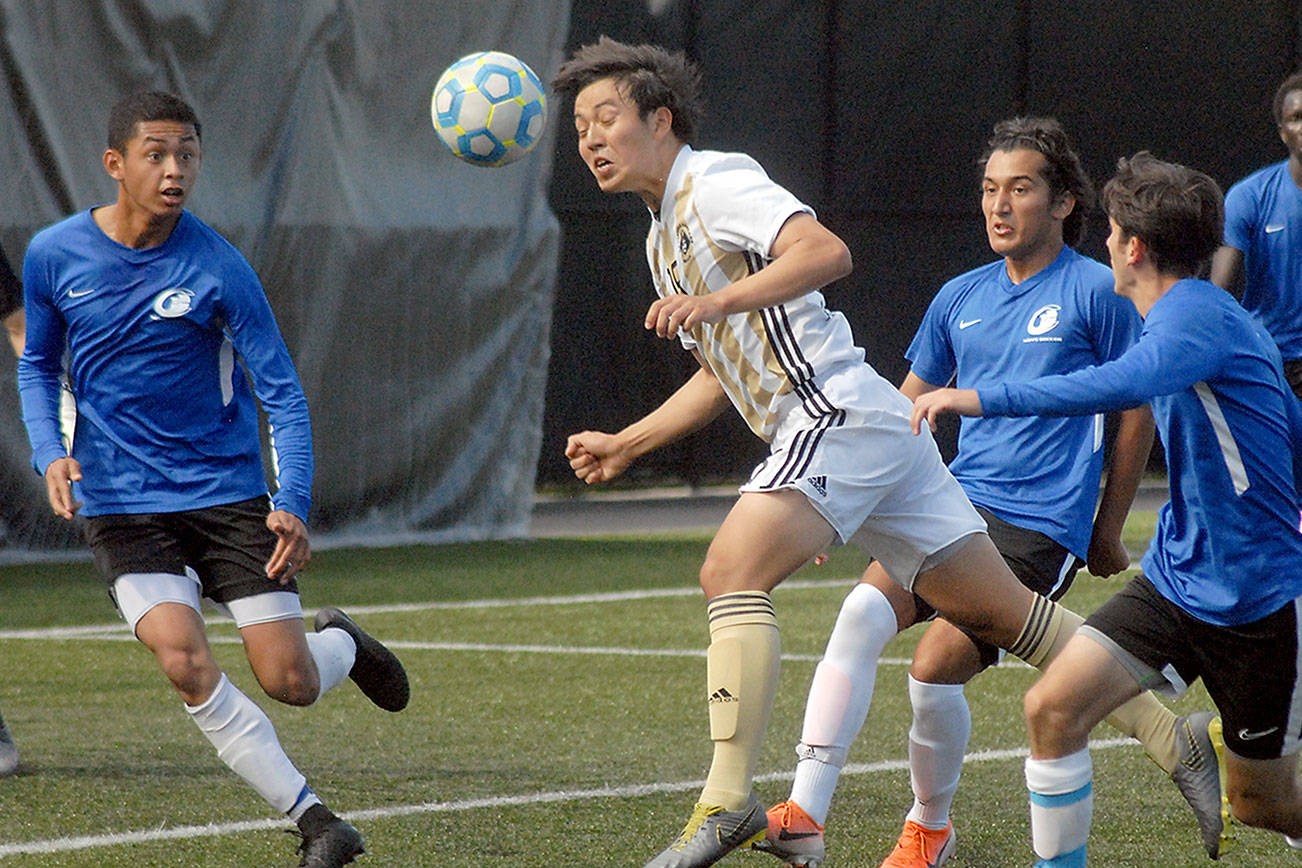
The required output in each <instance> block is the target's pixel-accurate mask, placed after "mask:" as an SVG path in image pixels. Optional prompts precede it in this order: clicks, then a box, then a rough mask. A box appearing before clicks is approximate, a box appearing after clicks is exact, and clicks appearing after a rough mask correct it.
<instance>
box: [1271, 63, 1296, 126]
mask: <svg viewBox="0 0 1302 868" xmlns="http://www.w3.org/2000/svg"><path fill="white" fill-rule="evenodd" d="M1295 90H1302V70H1299V71H1298V72H1295V73H1293V74H1292V75H1290V76H1289V77H1288V78H1286V79H1284V80H1283V81H1282V82H1280V83H1279V87H1277V88H1276V89H1275V99H1274V101H1272V102H1271V104H1270V116H1271V117H1273V118H1274V119H1275V126H1280V125H1281V124H1283V123H1284V99H1285V97H1287V96H1288V95H1289V94H1290V93H1292V92H1293V91H1295Z"/></svg>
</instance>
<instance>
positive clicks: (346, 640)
mask: <svg viewBox="0 0 1302 868" xmlns="http://www.w3.org/2000/svg"><path fill="white" fill-rule="evenodd" d="M307 649H308V651H310V652H311V653H312V659H313V660H315V661H316V671H317V674H318V676H319V677H320V678H321V692H320V693H318V694H317V699H320V698H321V697H322V696H323V695H324V694H325V692H326V691H327V690H329V689H330V688H332V687H336V686H338V685H339V684H340V683H341V682H342V681H343V680H344V679H345V678H347V677H348V673H349V671H351V670H352V668H353V661H354V660H356V659H357V643H356V642H354V641H353V637H352V636H349V635H348V634H347V633H346V632H345V631H343V630H340V629H339V628H338V627H327V628H325V629H324V630H322V631H321V632H320V633H308V634H307Z"/></svg>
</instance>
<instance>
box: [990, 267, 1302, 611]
mask: <svg viewBox="0 0 1302 868" xmlns="http://www.w3.org/2000/svg"><path fill="white" fill-rule="evenodd" d="M979 395H980V398H981V406H982V408H983V410H984V412H986V413H988V414H991V415H1019V416H1020V415H1030V414H1036V413H1052V414H1055V415H1057V414H1078V413H1094V412H1097V411H1099V410H1111V409H1120V408H1124V407H1133V406H1136V405H1139V404H1143V403H1145V402H1147V403H1150V404H1151V405H1152V408H1153V417H1154V419H1155V420H1156V422H1157V431H1158V434H1159V436H1160V437H1161V438H1162V445H1163V447H1164V448H1165V449H1166V462H1167V472H1168V475H1169V479H1170V485H1171V500H1170V501H1169V502H1168V503H1167V504H1166V505H1165V506H1163V507H1162V509H1161V510H1160V511H1159V512H1158V518H1157V532H1156V534H1155V535H1154V537H1153V542H1152V544H1151V545H1150V546H1149V549H1148V552H1147V553H1146V554H1145V555H1144V559H1143V568H1144V574H1145V575H1146V576H1148V578H1149V579H1150V580H1151V581H1152V582H1153V585H1154V586H1155V587H1156V588H1157V589H1158V591H1159V592H1161V594H1162V595H1163V596H1164V597H1166V598H1167V599H1169V600H1171V601H1172V602H1174V603H1175V604H1176V605H1178V606H1180V607H1181V608H1182V609H1184V610H1185V611H1187V612H1189V613H1190V614H1192V615H1194V616H1195V617H1197V618H1200V619H1202V620H1204V621H1207V622H1210V623H1213V624H1220V625H1235V624H1244V623H1248V622H1249V621H1255V620H1257V619H1259V618H1263V617H1265V616H1266V615H1269V614H1271V613H1272V612H1275V611H1277V610H1279V609H1280V608H1281V607H1283V606H1284V605H1285V604H1287V603H1290V602H1291V601H1293V600H1294V599H1296V598H1297V597H1298V596H1299V595H1302V533H1299V531H1298V511H1299V506H1300V505H1302V502H1300V501H1299V497H1298V490H1297V479H1299V478H1302V476H1299V471H1300V470H1302V467H1298V466H1297V462H1298V461H1299V458H1302V405H1300V404H1299V403H1298V400H1297V399H1296V398H1295V397H1294V396H1293V393H1292V391H1290V389H1289V387H1288V384H1287V383H1286V382H1285V380H1284V373H1283V368H1282V365H1281V362H1280V355H1279V350H1278V349H1277V348H1276V347H1275V345H1274V343H1273V342H1272V341H1271V338H1270V335H1268V334H1267V333H1266V332H1265V330H1264V329H1262V328H1261V326H1260V325H1258V324H1257V323H1256V322H1254V321H1253V320H1252V319H1251V318H1250V317H1249V316H1248V314H1247V313H1246V312H1245V311H1244V310H1243V309H1242V308H1241V307H1240V306H1239V305H1238V304H1236V303H1235V301H1234V299H1233V298H1232V297H1231V296H1230V295H1229V293H1227V292H1224V291H1223V290H1221V289H1218V288H1217V287H1216V286H1214V285H1213V284H1211V283H1208V282H1206V281H1203V280H1182V281H1179V282H1178V283H1176V284H1175V285H1174V286H1172V287H1171V288H1170V289H1169V290H1168V291H1167V292H1166V294H1165V295H1163V296H1162V297H1161V298H1160V299H1159V300H1158V301H1157V303H1156V304H1154V305H1153V307H1152V309H1151V310H1149V312H1148V316H1147V317H1146V318H1145V321H1144V329H1143V332H1142V333H1141V334H1140V337H1139V342H1138V343H1137V344H1136V345H1135V346H1134V347H1133V348H1132V349H1131V350H1130V351H1128V352H1127V353H1126V354H1125V355H1123V356H1122V357H1121V358H1120V359H1117V360H1116V361H1113V362H1109V363H1107V364H1105V365H1100V366H1099V367H1097V368H1087V369H1085V370H1083V371H1077V372H1075V373H1073V374H1065V375H1061V376H1055V377H1043V378H1041V379H1038V380H1036V381H1034V382H1031V383H1020V384H1018V383H1009V384H1004V385H1001V386H994V387H991V388H987V389H981V390H979Z"/></svg>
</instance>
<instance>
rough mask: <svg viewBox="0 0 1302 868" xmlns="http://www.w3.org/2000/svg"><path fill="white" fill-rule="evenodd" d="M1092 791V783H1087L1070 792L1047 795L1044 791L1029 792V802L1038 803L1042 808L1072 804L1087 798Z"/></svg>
mask: <svg viewBox="0 0 1302 868" xmlns="http://www.w3.org/2000/svg"><path fill="white" fill-rule="evenodd" d="M1093 791H1094V784H1093V783H1088V784H1086V785H1085V786H1083V787H1081V788H1080V789H1076V790H1072V791H1071V792H1070V793H1059V794H1057V795H1048V794H1046V793H1036V792H1032V793H1031V804H1033V805H1039V806H1040V807H1042V808H1061V807H1063V806H1064V805H1074V804H1076V803H1077V802H1079V801H1081V800H1082V799H1087V798H1089V796H1090V794H1091V793H1092V792H1093Z"/></svg>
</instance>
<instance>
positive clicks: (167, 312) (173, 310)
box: [150, 286, 194, 319]
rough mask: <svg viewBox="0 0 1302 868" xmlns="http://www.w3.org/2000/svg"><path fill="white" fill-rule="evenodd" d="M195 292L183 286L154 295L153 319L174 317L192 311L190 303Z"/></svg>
mask: <svg viewBox="0 0 1302 868" xmlns="http://www.w3.org/2000/svg"><path fill="white" fill-rule="evenodd" d="M193 300H194V293H193V292H191V291H190V290H188V289H186V288H185V287H183V286H178V287H175V288H173V289H165V290H163V291H162V292H160V293H159V294H158V295H156V296H154V312H153V314H151V316H150V318H151V319H174V318H176V317H178V316H185V315H186V314H187V313H189V312H190V303H191V302H192V301H193Z"/></svg>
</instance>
